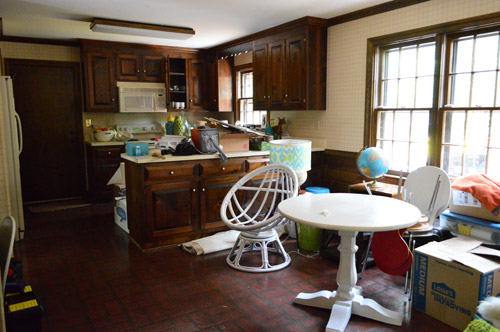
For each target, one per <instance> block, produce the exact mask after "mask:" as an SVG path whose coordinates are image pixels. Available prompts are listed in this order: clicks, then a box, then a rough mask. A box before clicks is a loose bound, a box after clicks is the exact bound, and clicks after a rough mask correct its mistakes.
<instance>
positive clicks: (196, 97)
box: [187, 59, 205, 110]
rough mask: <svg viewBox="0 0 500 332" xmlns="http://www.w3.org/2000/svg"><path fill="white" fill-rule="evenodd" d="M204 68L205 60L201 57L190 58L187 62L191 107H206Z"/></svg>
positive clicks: (188, 105)
mask: <svg viewBox="0 0 500 332" xmlns="http://www.w3.org/2000/svg"><path fill="white" fill-rule="evenodd" d="M203 73H204V70H203V61H201V60H200V59H189V60H188V62H187V76H188V104H187V107H188V108H190V109H195V110H201V109H204V102H205V99H204V98H205V94H204V82H205V81H204V75H203Z"/></svg>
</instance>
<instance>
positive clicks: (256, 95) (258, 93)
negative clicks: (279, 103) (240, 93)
mask: <svg viewBox="0 0 500 332" xmlns="http://www.w3.org/2000/svg"><path fill="white" fill-rule="evenodd" d="M266 68H267V45H261V46H260V47H255V48H254V51H253V104H254V109H256V110H262V109H267V108H268V105H267V72H266Z"/></svg>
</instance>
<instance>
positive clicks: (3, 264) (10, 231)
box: [0, 216, 16, 294]
mask: <svg viewBox="0 0 500 332" xmlns="http://www.w3.org/2000/svg"><path fill="white" fill-rule="evenodd" d="M15 235H16V221H15V220H14V218H13V217H11V216H8V217H5V218H4V219H3V220H2V222H1V223H0V269H2V270H1V273H2V293H3V294H5V284H6V283H7V273H8V271H9V265H10V258H11V257H12V249H13V247H14V237H15Z"/></svg>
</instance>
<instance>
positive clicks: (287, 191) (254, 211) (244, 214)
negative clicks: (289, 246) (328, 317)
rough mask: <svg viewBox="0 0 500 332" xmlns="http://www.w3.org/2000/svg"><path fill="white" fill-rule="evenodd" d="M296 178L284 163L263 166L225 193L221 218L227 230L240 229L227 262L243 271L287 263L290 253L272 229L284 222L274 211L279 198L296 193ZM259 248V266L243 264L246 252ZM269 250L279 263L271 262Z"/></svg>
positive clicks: (262, 270)
mask: <svg viewBox="0 0 500 332" xmlns="http://www.w3.org/2000/svg"><path fill="white" fill-rule="evenodd" d="M297 191H298V180H297V175H296V174H295V172H294V170H293V169H292V168H290V167H288V166H286V165H280V164H274V165H269V166H264V167H261V168H258V169H256V170H255V171H253V172H251V173H249V174H247V175H245V176H244V177H243V178H242V179H241V180H239V181H238V182H237V183H236V184H235V185H234V186H233V188H231V190H229V192H228V193H227V195H226V197H225V198H224V200H223V202H222V206H221V209H220V212H221V218H222V220H223V222H224V223H225V224H226V226H227V227H229V228H230V229H234V230H238V231H241V233H240V235H239V236H238V239H237V240H236V242H235V244H234V246H233V248H232V249H231V251H230V253H229V255H228V256H227V259H226V262H227V263H228V264H229V266H231V267H232V268H234V269H237V270H240V271H245V272H270V271H276V270H279V269H282V268H284V267H286V266H288V264H290V256H289V255H288V254H287V253H286V251H285V249H284V248H283V245H282V244H281V242H280V239H279V236H278V233H277V232H276V230H275V228H277V227H279V226H281V225H283V224H284V223H286V222H287V219H286V218H284V217H283V216H281V215H280V214H279V213H278V211H277V206H278V204H279V203H280V202H281V201H284V200H286V199H288V198H291V197H294V196H297ZM255 251H260V253H261V255H260V256H261V260H262V261H261V264H260V266H249V265H244V264H243V263H242V256H243V257H244V256H245V255H244V254H245V253H248V252H255ZM269 253H273V254H276V255H278V257H279V258H280V260H283V262H281V263H277V264H275V265H273V264H272V263H271V262H270V261H269Z"/></svg>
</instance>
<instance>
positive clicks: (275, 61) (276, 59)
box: [267, 41, 285, 110]
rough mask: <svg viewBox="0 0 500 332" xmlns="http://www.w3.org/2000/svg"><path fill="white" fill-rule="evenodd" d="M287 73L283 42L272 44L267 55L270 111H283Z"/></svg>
mask: <svg viewBox="0 0 500 332" xmlns="http://www.w3.org/2000/svg"><path fill="white" fill-rule="evenodd" d="M284 71H285V45H284V42H283V41H278V42H275V43H271V44H269V46H268V55H267V92H268V93H267V99H268V103H269V109H272V110H273V109H274V110H282V109H283V108H284V107H283V99H284V96H285V92H284V85H283V75H284Z"/></svg>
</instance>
